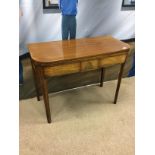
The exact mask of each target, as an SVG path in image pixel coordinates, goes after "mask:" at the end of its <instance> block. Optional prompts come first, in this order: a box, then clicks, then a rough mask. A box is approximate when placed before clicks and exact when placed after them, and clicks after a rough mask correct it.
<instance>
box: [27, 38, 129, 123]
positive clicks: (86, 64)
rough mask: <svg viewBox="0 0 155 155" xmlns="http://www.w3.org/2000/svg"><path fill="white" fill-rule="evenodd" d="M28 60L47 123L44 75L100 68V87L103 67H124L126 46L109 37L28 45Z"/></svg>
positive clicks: (102, 79)
mask: <svg viewBox="0 0 155 155" xmlns="http://www.w3.org/2000/svg"><path fill="white" fill-rule="evenodd" d="M28 49H29V52H30V56H31V59H32V68H33V73H34V79H35V81H36V91H37V98H38V100H40V95H41V93H42V94H43V97H44V103H45V109H46V115H47V121H48V123H50V122H51V113H50V106H49V99H48V87H47V78H48V77H51V76H61V75H66V74H72V73H78V72H86V71H90V70H95V69H101V80H100V86H103V81H104V73H105V67H108V66H112V65H115V64H123V65H122V66H124V64H125V61H126V57H127V55H128V51H129V49H130V47H129V45H128V44H126V43H124V42H121V41H119V40H117V39H115V38H113V37H111V36H101V37H94V38H84V39H76V40H69V41H53V42H45V43H33V44H29V45H28ZM122 72H123V67H121V70H120V74H119V78H118V84H117V89H116V93H115V99H114V103H116V101H117V97H118V92H119V88H120V83H121V77H122Z"/></svg>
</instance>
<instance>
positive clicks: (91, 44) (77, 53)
mask: <svg viewBox="0 0 155 155" xmlns="http://www.w3.org/2000/svg"><path fill="white" fill-rule="evenodd" d="M129 48H130V46H129V45H128V44H126V43H124V42H122V41H119V40H117V39H115V38H113V37H111V36H100V37H92V38H82V39H76V40H65V41H51V42H41V43H32V44H28V49H29V52H30V56H31V58H32V60H34V61H36V62H39V63H50V62H57V61H64V60H74V59H79V58H83V57H92V56H98V55H103V54H105V55H108V54H114V53H118V52H125V51H128V50H129Z"/></svg>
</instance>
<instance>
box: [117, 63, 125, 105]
mask: <svg viewBox="0 0 155 155" xmlns="http://www.w3.org/2000/svg"><path fill="white" fill-rule="evenodd" d="M124 65H125V63H123V64H121V68H120V73H119V76H118V83H117V88H116V93H115V99H114V104H116V102H117V98H118V93H119V88H120V85H121V80H122V74H123V68H124Z"/></svg>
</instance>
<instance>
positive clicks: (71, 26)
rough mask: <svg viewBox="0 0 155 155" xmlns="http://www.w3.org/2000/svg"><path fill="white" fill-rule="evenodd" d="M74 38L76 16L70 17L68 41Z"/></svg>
mask: <svg viewBox="0 0 155 155" xmlns="http://www.w3.org/2000/svg"><path fill="white" fill-rule="evenodd" d="M75 38H76V16H71V17H70V39H75Z"/></svg>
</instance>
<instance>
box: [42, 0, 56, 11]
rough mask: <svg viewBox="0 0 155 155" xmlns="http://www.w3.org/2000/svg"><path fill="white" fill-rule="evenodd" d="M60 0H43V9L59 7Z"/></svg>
mask: <svg viewBox="0 0 155 155" xmlns="http://www.w3.org/2000/svg"><path fill="white" fill-rule="evenodd" d="M58 1H59V0H43V9H59V6H58Z"/></svg>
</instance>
